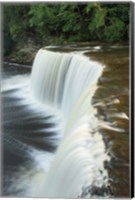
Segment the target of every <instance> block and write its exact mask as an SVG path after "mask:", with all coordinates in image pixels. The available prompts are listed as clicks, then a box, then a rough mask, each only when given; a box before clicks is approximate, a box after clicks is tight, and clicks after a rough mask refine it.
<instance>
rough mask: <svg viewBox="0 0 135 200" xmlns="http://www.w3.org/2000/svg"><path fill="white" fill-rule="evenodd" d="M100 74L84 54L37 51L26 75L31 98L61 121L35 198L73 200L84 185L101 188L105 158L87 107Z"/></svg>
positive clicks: (94, 120) (95, 121) (95, 122)
mask: <svg viewBox="0 0 135 200" xmlns="http://www.w3.org/2000/svg"><path fill="white" fill-rule="evenodd" d="M102 71H103V66H101V65H100V64H99V63H97V62H93V61H90V60H89V59H88V58H87V57H85V56H80V55H76V54H73V53H58V52H57V53H56V52H55V53H54V52H50V51H47V50H45V49H41V50H39V51H38V53H37V55H36V57H35V60H34V64H33V69H32V75H31V87H32V91H33V94H34V97H35V98H36V99H37V100H38V101H39V102H41V103H42V104H45V105H48V106H51V107H54V108H56V109H58V110H59V111H60V112H61V113H62V116H63V119H64V121H65V126H64V128H63V139H62V141H61V143H60V146H59V148H58V150H57V152H56V154H55V158H54V160H53V162H52V164H51V167H50V169H49V172H48V174H47V175H46V178H45V180H44V181H43V184H42V187H41V189H39V191H38V194H36V195H37V196H38V197H39V196H40V197H55V198H75V197H78V196H79V195H80V196H81V194H82V193H83V190H84V189H85V188H87V187H89V188H91V189H90V190H92V187H102V186H104V185H106V184H107V171H106V170H105V169H104V161H105V160H108V159H109V158H108V155H107V153H106V152H105V144H104V142H103V139H102V136H101V134H100V133H99V130H98V126H99V124H98V119H97V118H96V116H95V115H96V113H97V111H96V109H94V107H93V106H92V97H93V95H94V93H95V91H96V89H97V81H98V78H99V77H100V76H101V75H102ZM87 195H88V197H90V191H89V192H88V193H87V194H86V196H87Z"/></svg>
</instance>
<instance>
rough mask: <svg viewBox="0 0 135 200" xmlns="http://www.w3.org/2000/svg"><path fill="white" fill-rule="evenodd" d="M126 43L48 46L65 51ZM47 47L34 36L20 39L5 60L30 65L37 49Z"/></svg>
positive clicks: (123, 44) (123, 43)
mask: <svg viewBox="0 0 135 200" xmlns="http://www.w3.org/2000/svg"><path fill="white" fill-rule="evenodd" d="M125 45H129V43H128V42H122V43H119V42H110V43H107V42H97V41H96V42H78V43H70V44H69V43H64V44H63V45H59V44H51V45H50V46H48V45H47V46H48V48H49V47H50V48H52V47H53V46H54V47H55V49H56V48H58V49H59V48H60V49H62V48H63V51H66V50H67V51H68V48H70V49H71V47H72V48H73V50H75V49H78V48H82V50H83V48H86V47H87V48H94V47H95V50H96V48H97V50H99V49H98V47H101V46H102V47H107V46H114V47H115V46H125ZM43 47H46V45H45V44H40V43H38V42H37V40H34V39H32V38H28V39H27V40H25V41H24V40H23V41H20V42H19V43H18V44H17V45H16V47H15V48H14V49H13V50H12V52H11V53H10V54H9V55H7V56H4V58H3V61H5V62H9V63H18V64H22V65H29V66H31V65H32V63H33V60H34V58H35V55H36V53H37V51H38V50H39V49H40V48H43Z"/></svg>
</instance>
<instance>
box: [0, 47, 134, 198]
mask: <svg viewBox="0 0 135 200" xmlns="http://www.w3.org/2000/svg"><path fill="white" fill-rule="evenodd" d="M47 49H49V50H52V51H61V52H74V53H77V54H78V53H80V54H85V55H86V56H88V57H89V58H90V60H93V61H97V62H99V63H101V64H103V65H104V66H105V68H104V72H103V75H102V76H101V77H100V79H99V82H98V89H97V91H96V94H95V96H94V98H93V105H94V106H95V107H96V108H97V109H98V116H97V117H98V119H99V121H101V122H103V121H104V122H106V124H109V126H104V127H102V128H100V132H101V134H102V136H103V138H104V143H105V145H106V151H107V152H108V155H109V156H110V157H111V160H110V161H109V162H105V163H104V165H105V168H106V169H107V171H108V174H109V185H110V193H111V195H112V196H114V197H129V196H130V185H129V183H130V176H129V172H130V151H129V141H130V140H129V138H130V131H129V119H130V112H129V91H130V88H129V85H130V84H129V81H130V80H129V77H130V76H129V73H130V64H129V47H128V46H126V45H112V46H107V45H101V46H95V45H94V46H89V45H88V44H87V45H86V44H84V45H83V44H82V45H78V46H76V45H73V46H64V47H61V46H56V47H51V46H50V47H47ZM30 72H31V68H25V67H21V65H20V66H14V65H13V64H12V65H8V64H6V65H4V67H3V68H2V79H5V78H6V79H7V78H9V77H10V76H14V75H17V74H18V75H19V74H21V75H22V74H30ZM110 126H111V127H112V128H110Z"/></svg>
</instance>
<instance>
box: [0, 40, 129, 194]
mask: <svg viewBox="0 0 135 200" xmlns="http://www.w3.org/2000/svg"><path fill="white" fill-rule="evenodd" d="M46 49H49V50H51V51H59V52H74V53H75V54H80V55H81V54H84V55H86V56H87V57H89V58H90V60H91V61H96V62H98V63H99V65H101V66H105V68H104V69H103V74H102V75H101V76H100V78H99V81H98V89H97V90H96V93H95V95H94V97H93V98H92V105H93V107H94V108H95V109H96V110H97V113H96V115H95V116H94V118H93V119H95V117H96V118H97V119H98V120H96V119H95V123H96V125H97V122H98V123H99V132H98V134H99V135H100V134H101V135H102V137H103V140H104V142H103V143H104V144H105V148H106V150H105V152H104V153H103V154H102V153H101V152H100V153H101V160H102V156H103V157H104V156H105V155H108V156H109V158H110V159H108V161H107V160H106V161H105V162H104V167H103V170H101V172H100V173H99V180H100V175H101V177H103V179H104V176H102V174H103V171H104V168H105V170H106V171H107V173H108V177H109V178H108V180H109V181H108V187H107V188H104V187H102V186H100V183H99V185H98V177H97V179H96V178H95V183H96V185H95V187H94V185H93V188H92V189H90V190H89V189H88V193H90V194H91V195H90V197H96V196H99V197H106V196H107V197H108V196H109V197H130V185H129V182H130V177H129V170H130V159H129V158H130V157H129V138H130V136H129V135H130V132H129V119H130V116H129V89H130V88H129V81H130V80H129V72H130V64H129V48H128V46H122V45H118V46H114V45H112V46H106V45H103V46H91V45H88V44H84V45H77V46H76V45H73V46H65V47H61V46H60V47H59V46H56V47H53V46H50V47H46ZM46 55H50V54H46ZM39 56H41V55H39ZM59 56H60V58H59V60H58V61H59V62H61V56H62V55H59ZM54 57H56V56H55V55H54ZM57 58H58V56H57ZM69 58H70V57H69ZM76 58H77V57H76ZM76 58H75V61H76ZM78 58H79V57H78ZM40 59H41V58H40ZM55 59H56V58H55ZM79 59H80V58H79ZM38 61H39V60H38ZM41 61H42V59H41ZM58 61H57V62H58ZM69 61H70V59H69ZM45 62H51V61H50V58H49V57H48V61H46V58H45ZM69 63H70V62H69ZM76 63H77V61H76ZM76 66H77V64H76ZM65 67H66V65H65ZM78 67H80V72H82V68H81V66H78ZM82 67H83V66H82ZM70 68H71V69H72V67H70ZM35 69H36V70H37V72H38V69H39V68H38V65H37V68H35ZM54 69H55V70H57V69H58V68H57V67H54ZM62 69H63V70H64V71H63V73H64V72H65V68H62ZM76 69H77V68H76ZM97 69H98V68H97ZM47 70H48V74H49V73H50V71H51V70H50V69H49V68H48V67H47ZM47 70H46V71H45V72H46V73H47ZM77 70H78V69H77ZM94 70H95V68H94ZM56 72H57V71H56ZM75 72H76V71H74V74H75ZM19 74H21V75H22V78H21V76H20V77H18V79H13V80H15V81H16V80H20V81H21V80H23V85H24V86H23V85H22V86H20V85H19V86H18V87H17V89H16V86H15V87H13V89H12V88H10V87H9V86H10V82H11V83H12V84H14V85H16V82H13V80H12V79H11V81H10V82H9V83H8V85H9V86H8V87H9V89H8V90H6V89H5V91H4V92H3V99H4V101H5V102H4V101H3V105H4V106H3V108H4V109H5V111H4V109H3V113H4V112H5V114H4V117H5V119H6V121H5V127H6V128H5V130H8V131H9V132H10V131H11V133H12V132H13V136H14V135H15V137H16V138H17V139H18V137H20V138H19V140H20V141H21V142H22V143H23V145H22V143H16V141H13V142H12V140H11V139H12V138H10V137H9V138H8V143H9V144H10V143H11V144H12V145H13V144H17V145H21V147H22V149H20V152H24V151H25V148H26V147H27V146H28V149H27V151H28V152H30V153H29V154H27V152H26V156H25V153H24V158H20V157H19V156H20V155H19V154H20V152H19V153H17V155H16V158H17V159H18V163H17V164H16V165H18V166H19V165H20V161H21V162H22V164H24V163H25V160H28V163H30V164H29V167H30V168H31V167H33V166H35V163H34V165H33V161H31V159H33V157H31V155H32V156H34V157H35V153H36V158H37V160H36V162H38V161H39V159H40V157H41V158H42V159H45V160H46V158H47V159H48V165H49V164H50V160H51V159H52V157H53V152H54V151H55V149H57V146H58V145H59V141H60V140H61V136H59V133H60V131H59V128H61V127H59V126H56V129H55V123H56V120H57V118H56V119H55V117H54V116H53V114H52V113H50V111H49V112H48V108H47V110H45V112H44V111H43V110H42V106H41V108H40V106H39V105H38V104H36V103H35V102H33V100H32V102H30V101H31V99H30V101H29V99H28V100H27V98H28V97H29V95H28V94H29V90H28V91H27V81H28V83H29V80H30V69H25V68H24V69H21V68H20V69H19V67H15V66H8V65H7V66H4V68H3V75H2V78H3V79H8V78H10V76H15V75H19ZM23 75H24V77H23ZM25 75H26V77H25ZM41 75H42V73H41ZM78 75H79V76H80V74H78ZM33 77H34V78H33V80H34V84H35V86H34V87H36V90H37V92H39V84H37V83H38V80H39V79H38V77H37V75H36V73H35V72H34V76H33ZM63 77H64V75H63V76H62V78H63ZM70 77H71V76H70ZM36 78H37V83H36V82H35V80H36ZM91 78H92V76H91ZM44 79H46V80H47V78H45V77H44ZM44 79H43V80H44ZM72 80H73V79H72ZM25 81H26V83H25ZM39 81H41V87H42V80H39ZM49 81H50V80H48V81H47V83H48V82H49ZM54 81H55V79H54V76H52V80H51V83H54V86H55V85H56V84H55V82H54ZM61 81H63V79H62V80H61ZM73 81H74V82H75V81H76V82H77V79H76V80H73ZM18 83H19V81H18ZM56 83H57V80H56ZM3 84H5V82H4V83H3ZM60 85H61V84H60ZM67 85H68V86H69V85H70V80H69V83H68V84H67ZM74 85H75V84H74ZM78 85H79V83H78ZM75 86H76V85H75ZM41 87H40V88H41ZM48 87H50V88H51V87H52V86H51V85H49V86H47V88H48ZM19 88H20V91H21V93H19V90H18V89H19ZM75 88H76V87H75ZM28 89H29V88H28ZM43 89H44V88H43ZM53 89H54V88H53ZM58 89H59V90H60V91H61V90H62V89H63V87H60V88H59V87H58V88H57V90H58ZM66 89H68V87H67V88H66ZM69 89H70V87H69ZM94 90H95V89H94ZM49 91H51V92H53V90H51V89H50V90H49ZM71 91H72V90H71ZM54 92H56V90H54ZM57 93H58V97H59V98H61V95H63V93H62V94H61V95H59V93H60V92H57ZM67 94H68V93H67ZM49 95H50V94H49ZM72 95H74V91H73V94H72ZM72 95H71V96H72ZM46 96H47V95H45V102H46ZM21 98H22V99H21ZM59 98H58V100H57V99H56V100H57V101H58V103H59ZM67 98H68V96H67V97H65V99H64V98H63V99H64V100H63V102H64V106H63V107H62V109H63V110H67V111H68V112H69V109H68V107H66V106H65V105H67V103H68V102H67V103H65V102H66V100H67ZM43 99H44V96H43ZM77 99H78V96H77ZM51 100H54V97H53V94H51ZM49 101H50V100H49ZM57 101H56V103H57ZM80 102H81V103H80V104H81V105H82V101H80ZM59 104H61V101H60V103H59ZM59 104H58V105H59ZM35 105H36V106H37V107H36V106H35ZM8 107H9V108H10V110H9V111H10V112H9V114H10V115H11V116H13V117H16V116H19V117H20V118H19V117H18V119H17V120H18V121H17V128H16V122H15V121H14V123H13V122H12V124H11V125H9V124H8V123H9V122H10V121H11V119H9V114H8V115H7V114H6V112H8ZM69 107H70V106H69ZM77 108H78V107H77ZM12 109H18V114H17V115H16V113H17V112H14V111H13V112H14V115H13V113H12ZM62 109H61V110H62ZM71 110H72V109H71ZM79 112H80V110H79V111H77V113H76V112H75V114H76V115H75V116H77V115H79V114H78V113H79ZM92 112H93V109H91V113H92ZM25 113H27V116H26V114H25ZM63 113H66V112H65V111H63ZM22 114H23V115H22ZM67 115H68V114H67ZM93 115H94V114H93ZM80 116H81V113H80V115H79V117H80ZM27 119H29V120H27ZM71 119H72V118H71ZM73 119H74V117H73ZM75 119H76V118H75ZM45 121H46V123H45ZM58 121H59V120H58ZM69 122H70V120H69ZM71 122H72V120H71ZM73 122H74V120H73ZM23 123H24V124H25V127H26V130H23V128H24V125H23ZM33 123H34V124H35V130H34V131H33V129H32V128H33ZM20 125H21V127H22V133H21V132H20V136H17V135H18V132H17V130H19V129H20ZM56 125H57V123H56ZM91 125H92V124H91ZM44 126H45V128H46V129H45V130H46V132H45V134H44ZM68 126H69V127H70V126H71V127H70V128H71V129H72V126H73V124H72V123H71V124H70V123H68V125H67V127H68ZM97 126H98V125H97ZM80 127H81V126H80ZM24 129H25V128H24ZM57 129H58V130H57ZM39 130H40V131H41V133H40V135H41V136H42V137H43V134H44V137H43V138H44V141H43V139H42V137H41V138H39V140H37V139H36V138H37V136H38V134H39ZM73 130H74V129H73ZM75 130H76V129H75ZM14 131H16V132H14ZM23 131H24V132H23ZM28 131H29V132H28ZM36 131H37V132H36ZM78 131H79V128H78ZM65 132H66V131H65ZM67 132H68V131H67ZM95 132H96V131H95ZM24 133H25V135H24ZM33 133H34V134H35V135H34V137H33V135H32V134H33ZM50 133H51V135H50ZM57 133H58V134H57ZM71 133H72V131H71ZM7 134H9V133H8V132H7ZM77 134H78V133H77ZM98 134H95V136H96V135H97V136H96V137H95V139H94V140H93V139H92V138H94V137H93V136H94V134H93V135H92V137H91V141H90V142H91V143H90V144H89V145H91V144H93V145H92V146H91V147H92V148H93V149H92V151H93V152H92V153H93V155H96V148H97V149H98V147H99V149H100V146H101V147H103V146H104V145H103V144H102V138H100V137H99V135H98ZM55 135H56V136H55ZM24 136H25V137H24ZM59 137H60V138H59ZM81 137H83V135H82V136H81ZM88 137H89V136H88ZM75 138H76V132H73V139H75ZM71 139H72V138H71ZM71 139H70V144H69V147H71V148H69V149H71V150H72V149H73V148H72V147H75V146H74V145H72V140H71ZM100 139H101V142H100ZM98 140H99V143H98V142H97V141H98ZM17 141H18V140H17ZM50 141H51V143H50ZM88 141H89V140H88ZM94 142H95V143H94ZM24 144H25V145H24ZM44 144H45V145H46V146H44ZM78 144H80V143H79V140H78V143H77V144H76V145H78ZM101 144H102V145H101ZM26 145H27V146H26ZM71 145H72V146H71ZM86 145H88V144H86ZM29 146H31V147H32V148H31V149H32V151H33V147H38V148H37V149H40V151H41V150H42V151H46V152H50V154H48V153H46V157H45V158H43V157H42V154H41V155H40V156H39V154H40V151H38V150H35V151H33V153H31V149H30V150H29ZM95 146H96V147H95ZM11 147H12V146H11ZM12 148H13V149H14V148H15V146H13V147H12ZM17 148H18V147H17ZM19 148H20V147H19ZM65 149H66V148H65V147H64V145H63V146H62V147H61V148H60V150H59V151H60V153H61V154H62V153H63V152H64V151H65ZM101 149H102V148H101ZM78 150H79V149H78ZM90 152H91V150H90ZM94 152H95V153H94ZM6 153H7V152H6ZM6 153H5V155H6ZM8 153H9V152H8ZM8 153H7V155H8ZM43 154H44V152H43ZM27 155H29V156H28V157H27ZM78 155H79V154H78ZM99 155H100V154H99ZM67 157H68V156H67ZM88 157H89V156H88ZM95 158H96V157H95ZM105 158H106V156H105ZM6 159H8V158H7V157H6ZM10 159H11V161H10ZM10 159H8V160H6V161H4V162H5V163H8V164H9V165H10V164H11V162H13V161H12V160H13V158H10ZM19 159H20V160H19ZM34 159H35V158H34ZM64 159H65V160H64ZM63 160H64V161H63V162H65V163H66V164H65V167H66V166H68V164H69V160H68V158H67V160H66V158H65V157H64V158H63ZM91 160H93V161H94V157H91ZM72 161H74V159H72ZM84 161H85V160H84ZM97 161H98V163H99V166H100V158H98V160H97ZM103 161H104V159H103ZM16 162H17V161H16ZM34 162H35V161H34ZM41 163H42V164H43V167H44V160H43V162H42V161H41ZM78 163H79V165H80V164H81V161H80V160H79V162H78ZM93 163H94V162H93ZM93 163H92V164H93ZM42 164H41V166H42ZM54 164H57V159H56V162H54ZM48 165H47V167H46V168H47V170H48ZM75 165H76V167H78V164H76V163H75ZM56 166H57V165H56ZM80 166H81V165H80ZM73 168H74V167H73ZM26 169H27V168H26ZM56 169H57V168H56ZM59 169H60V170H61V169H62V168H59ZM77 169H78V170H80V168H77ZM6 170H7V171H6ZM6 170H5V171H6V172H5V174H6V176H7V177H8V174H7V172H8V168H7V169H6ZM51 170H52V171H51V172H55V171H54V169H53V167H52V169H51ZM60 170H59V171H60ZM62 170H63V169H62ZM62 170H61V171H60V172H59V173H60V174H62V173H63V176H64V174H65V171H64V170H63V171H62ZM74 171H76V170H74ZM32 173H33V171H32ZM56 173H57V172H56ZM59 173H58V174H59ZM52 174H53V173H51V174H50V175H49V176H48V180H49V181H48V182H47V183H45V185H46V186H47V187H46V188H47V189H46V194H48V196H51V195H52V193H51V192H52V191H51V190H50V194H49V193H48V188H50V185H48V183H49V182H50V184H51V181H52V179H53V180H54V178H53V176H52ZM91 174H93V173H91ZM97 174H98V173H97ZM95 175H96V174H95ZM55 176H56V177H57V174H56V175H55ZM105 176H106V174H105ZM37 177H38V176H37ZM37 177H36V176H35V179H34V180H36V178H37ZM50 177H51V178H50ZM61 177H62V176H61ZM86 177H87V174H86ZM91 177H92V176H91ZM71 178H72V177H71ZM61 179H62V178H61ZM87 179H88V178H86V180H87ZM19 180H20V179H19ZM41 180H42V179H41ZM69 180H70V179H69ZM76 180H78V182H79V181H81V180H82V179H80V178H79V179H76ZM96 181H97V182H96ZM54 182H55V181H54ZM88 182H89V180H88ZM101 182H103V183H104V180H102V179H101ZM43 183H44V182H43ZM56 183H57V180H56ZM67 183H70V181H69V182H67ZM93 183H94V181H93ZM93 183H91V187H92V184H93ZM105 183H106V181H105ZM9 184H10V183H9V181H8V180H7V179H6V181H5V186H6V187H7V186H8V185H9ZM23 184H24V186H26V185H25V182H24V183H23ZM23 184H22V185H23ZM27 184H29V183H27ZM77 184H78V183H77V182H76V184H75V186H76V185H77ZM42 185H43V184H42V182H41V189H42ZM32 187H33V188H32V190H30V192H31V194H34V193H33V191H34V192H35V190H34V187H35V185H34V184H33V186H32ZM62 187H63V193H64V189H65V192H66V191H67V190H66V186H64V185H63V186H62ZM64 187H65V188H64ZM11 189H12V187H11ZM51 189H52V188H51ZM54 189H55V187H54ZM86 189H87V188H86ZM86 189H85V190H84V191H82V194H78V197H79V195H80V196H81V197H87V194H84V193H87V192H86ZM5 190H6V189H5ZM19 190H21V188H19V187H18V188H17V189H16V190H15V192H12V191H10V190H9V191H8V190H7V191H8V192H7V193H6V192H5V194H7V195H9V196H10V195H11V196H12V195H14V194H15V196H19V197H20V196H21V197H22V196H27V193H28V194H29V190H28V191H27V189H26V191H27V192H26V193H25V192H22V193H21V192H20V191H19ZM69 191H70V189H69ZM70 192H71V194H72V191H70ZM43 193H44V188H43ZM60 194H61V192H60ZM64 194H65V193H64ZM106 194H107V195H106ZM29 195H30V194H29ZM54 195H55V192H54ZM61 195H63V194H61ZM83 195H84V196H83ZM56 197H57V196H56ZM58 197H61V196H60V195H58ZM62 197H63V196H62ZM67 197H68V192H67ZM71 197H72V195H71Z"/></svg>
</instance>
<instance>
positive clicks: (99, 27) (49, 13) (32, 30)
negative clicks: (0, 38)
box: [3, 2, 130, 49]
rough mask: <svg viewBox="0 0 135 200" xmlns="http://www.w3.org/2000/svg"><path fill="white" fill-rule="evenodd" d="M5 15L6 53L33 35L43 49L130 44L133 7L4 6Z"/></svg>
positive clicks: (128, 5) (103, 5) (120, 4)
mask: <svg viewBox="0 0 135 200" xmlns="http://www.w3.org/2000/svg"><path fill="white" fill-rule="evenodd" d="M3 13H4V23H3V24H4V41H5V42H4V44H5V49H7V48H8V47H9V46H11V45H9V43H12V44H14V45H15V44H16V43H18V41H19V40H20V39H21V38H27V37H28V36H29V35H31V34H33V35H34V37H35V38H38V39H39V41H40V43H42V44H43V45H45V44H49V43H64V42H80V41H95V40H96V41H106V42H108V41H112V42H113V41H124V40H128V34H129V17H130V4H129V3H119V4H118V3H109V4H105V3H104V4H103V3H97V2H95V3H92V2H91V3H90V2H87V3H78V2H76V3H75V2H74V3H55V4H53V3H36V4H26V5H24V4H4V6H3ZM11 41H12V42H11ZM7 46H8V47H7Z"/></svg>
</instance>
